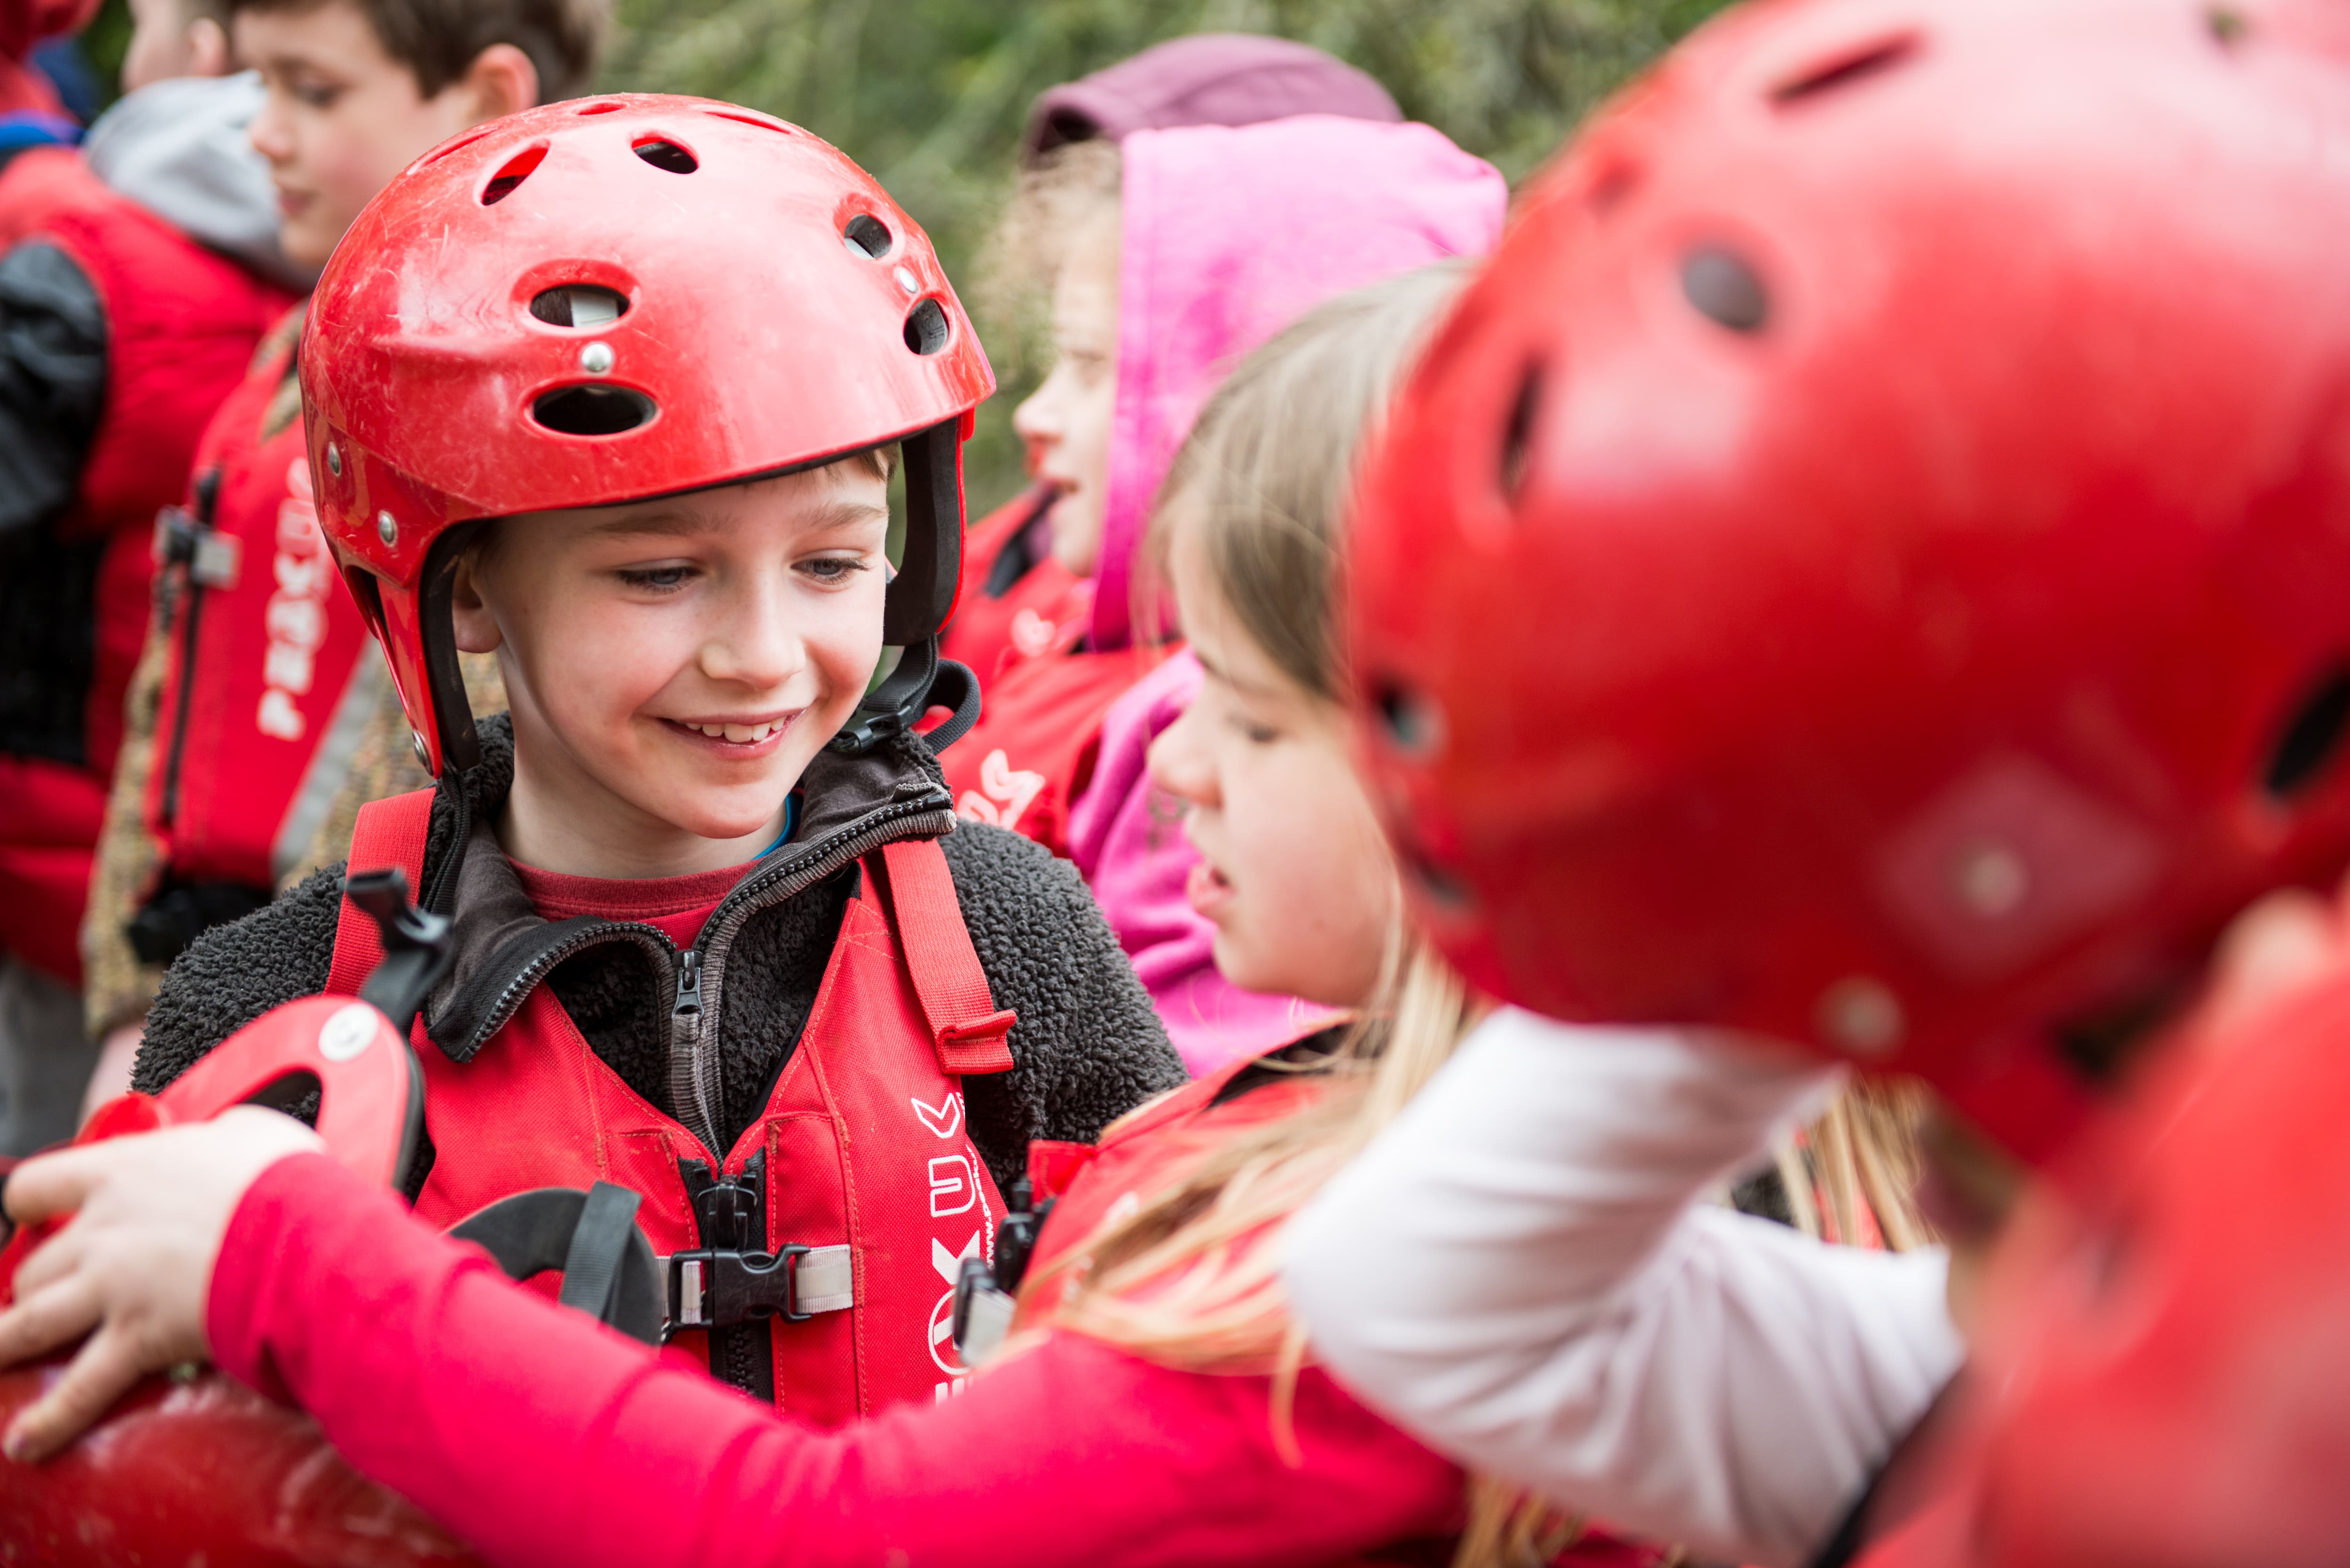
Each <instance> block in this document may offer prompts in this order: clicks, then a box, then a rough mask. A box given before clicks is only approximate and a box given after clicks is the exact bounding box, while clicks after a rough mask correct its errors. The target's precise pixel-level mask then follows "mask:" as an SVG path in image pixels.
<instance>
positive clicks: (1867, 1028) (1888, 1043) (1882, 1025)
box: [1819, 974, 1908, 1056]
mask: <svg viewBox="0 0 2350 1568" xmlns="http://www.w3.org/2000/svg"><path fill="white" fill-rule="evenodd" d="M1819 1024H1820V1032H1821V1033H1824V1034H1825V1035H1826V1036H1827V1037H1828V1040H1829V1041H1830V1043H1831V1044H1835V1045H1837V1046H1839V1047H1841V1048H1842V1049H1844V1050H1846V1051H1849V1052H1851V1053H1852V1054H1855V1055H1856V1056H1881V1055H1883V1054H1885V1053H1886V1052H1887V1051H1890V1050H1892V1049H1893V1048H1894V1047H1895V1046H1896V1045H1898V1044H1900V1043H1901V1035H1902V1032H1903V1030H1904V1029H1905V1028H1907V1027H1908V1025H1907V1024H1906V1023H1905V1022H1904V1021H1903V1019H1902V1016H1901V999H1900V998H1899V997H1897V996H1895V995H1894V994H1893V992H1892V989H1891V988H1890V987H1888V986H1887V984H1886V983H1885V982H1884V981H1881V980H1872V979H1871V978H1869V977H1868V976H1867V975H1865V974H1856V975H1847V976H1846V977H1845V978H1844V979H1842V980H1840V981H1836V982H1835V984H1834V985H1832V986H1830V987H1828V988H1827V990H1825V991H1824V992H1821V993H1820V1005H1819Z"/></svg>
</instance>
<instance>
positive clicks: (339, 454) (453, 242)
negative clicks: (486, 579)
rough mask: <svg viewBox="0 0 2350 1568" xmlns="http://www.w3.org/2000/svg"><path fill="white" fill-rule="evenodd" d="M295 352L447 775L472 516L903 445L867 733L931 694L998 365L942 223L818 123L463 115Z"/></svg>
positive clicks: (686, 484) (342, 546)
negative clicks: (976, 439)
mask: <svg viewBox="0 0 2350 1568" xmlns="http://www.w3.org/2000/svg"><path fill="white" fill-rule="evenodd" d="M301 363H302V393H303V407H304V411H305V416H306V419H307V436H308V444H309V455H310V469H311V472H312V475H313V477H314V479H315V482H316V483H317V496H318V517H319V523H320V524H321V526H322V527H323V528H324V530H325V533H326V536H327V541H328V545H329V546H330V547H331V548H332V549H333V551H334V553H335V557H336V561H337V563H338V565H339V566H341V567H342V568H343V572H344V577H345V580H346V581H347V582H348V584H349V585H350V587H351V590H352V592H353V594H354V596H355V597H357V598H358V599H359V607H360V609H361V611H362V612H363V613H364V614H365V615H366V616H367V618H368V620H369V624H370V625H371V626H373V627H374V628H375V629H376V631H377V634H378V635H379V636H380V637H381V639H383V644H384V648H385V651H386V652H387V653H388V655H389V656H390V664H391V670H392V675H393V678H394V679H395V680H397V682H398V683H399V687H400V701H401V703H402V704H403V706H404V707H405V708H406V710H407V712H408V716H409V719H410V722H411V723H412V724H413V725H414V726H415V728H416V732H417V734H418V736H419V738H420V743H421V749H422V751H423V752H424V753H425V754H426V756H427V757H428V759H429V761H428V765H429V766H430V767H431V768H432V771H433V772H434V773H436V774H437V773H439V772H440V771H441V768H442V763H443V761H444V760H446V761H447V762H449V763H453V764H454V765H456V766H459V767H464V766H469V765H471V763H473V760H474V759H475V757H476V756H477V754H478V753H477V751H476V747H475V741H474V736H473V723H472V720H471V716H470V714H469V713H468V711H467V708H466V703H465V697H464V686H463V680H461V679H460V678H459V674H458V669H457V659H456V644H455V639H454V632H453V630H452V623H451V619H450V607H449V591H450V585H451V573H452V570H453V567H454V566H455V562H456V558H457V554H458V549H457V547H458V546H459V545H461V544H462V543H463V536H464V535H463V531H462V525H463V524H469V523H473V522H475V521H477V520H480V519H484V518H493V517H501V516H506V515H509V514H515V513H522V512H539V511H550V510H556V509H560V508H567V507H575V506H602V505H610V504H617V503H619V502H624V501H635V500H641V499H644V498H646V497H649V496H655V495H664V494H671V493H678V492H681V491H689V490H698V489H702V488H705V487H708V486H711V485H716V484H724V483H736V482H740V481H743V480H746V479H752V478H756V477H761V476H767V475H774V474H778V473H783V472H790V471H791V470H793V469H796V468H806V467H810V466H813V465H815V464H817V463H821V462H827V461H829V460H831V459H833V458H837V457H840V456H843V455H845V454H847V453H849V452H858V451H861V450H864V449H866V448H869V447H874V446H878V445H880V444H883V443H885V442H888V441H903V442H904V452H905V468H906V493H907V510H908V517H907V532H906V546H905V554H904V558H903V560H902V561H901V563H900V565H899V573H898V576H896V577H895V578H894V579H893V580H892V581H891V583H890V585H889V597H888V608H887V610H886V612H885V616H886V618H885V623H884V628H883V629H884V639H885V640H886V641H888V642H889V643H890V644H893V645H897V646H900V647H904V648H906V649H909V654H908V656H907V657H906V658H905V659H903V660H902V661H901V663H900V664H899V669H898V670H897V672H896V673H895V674H893V675H892V677H891V678H890V680H888V681H886V682H884V684H883V686H882V687H881V689H880V690H879V691H877V692H875V693H874V695H873V696H872V697H871V698H868V704H867V711H866V712H865V713H864V714H863V715H862V716H861V717H860V720H859V721H858V722H857V723H856V724H854V725H853V727H852V732H851V734H852V736H854V737H856V738H858V739H861V740H863V741H866V742H869V741H870V740H871V739H872V738H874V736H875V735H876V734H878V733H879V732H885V731H887V730H889V729H892V728H896V727H899V725H901V724H903V723H905V722H910V720H911V719H913V718H916V717H919V716H920V713H921V711H922V710H923V707H924V705H925V696H926V693H927V691H928V689H929V682H930V679H931V674H932V672H933V671H934V670H935V668H936V637H937V633H938V631H939V628H941V626H943V625H944V624H945V622H946V619H947V618H948V617H949V616H950V615H951V613H952V611H953V608H954V597H955V590H956V587H957V584H958V581H959V575H960V566H961V556H962V441H963V439H964V437H965V436H967V435H968V434H969V432H970V428H971V412H972V410H973V409H974V408H976V407H977V406H978V404H979V402H980V400H982V399H983V398H985V397H986V396H987V395H988V394H989V393H990V392H991V391H993V389H994V385H995V383H994V378H993V375H992V374H991V372H990V371H989V369H988V366H987V359H986V356H985V355H984V354H983V352H982V351H981V348H980V346H979V340H978V338H977V337H976V336H975V335H974V334H973V333H972V329H971V323H970V322H969V320H968V319H966V318H965V317H964V315H963V312H962V306H961V305H960V304H958V303H957V302H956V299H955V296H954V291H953V289H952V288H951V286H949V285H948V283H947V279H946V275H945V273H944V272H943V271H941V269H940V266H939V261H938V257H937V256H936V255H935V254H932V252H931V244H930V241H929V240H928V239H927V238H926V237H925V236H924V235H923V234H922V232H921V230H920V228H918V227H916V226H915V224H914V223H913V221H912V220H911V219H910V218H908V217H907V216H906V214H905V213H902V212H900V211H899V209H898V207H897V204H896V203H895V202H891V201H890V200H889V196H888V194H887V193H886V192H883V191H882V189H881V187H880V185H879V184H878V183H877V182H875V181H874V180H873V179H872V177H871V176H870V175H868V174H867V173H866V172H865V171H863V170H861V169H859V168H858V167H857V165H856V164H854V163H852V162H850V161H848V159H847V157H845V156H844V155H843V154H841V153H840V152H839V151H837V150H835V149H834V148H832V147H830V146H828V145H827V144H826V143H825V142H824V141H822V140H818V139H817V138H816V137H815V136H812V135H810V134H809V133H808V132H806V131H805V130H800V129H798V128H797V127H796V126H791V125H786V124H785V123H784V122H783V121H781V120H778V119H770V118H768V117H767V116H765V115H763V114H759V113H756V112H754V111H753V110H750V109H740V108H737V107H735V106H734V105H732V104H724V103H715V102H711V101H707V100H704V99H690V98H666V97H652V96H639V95H628V94H623V95H619V96H616V97H610V98H600V99H585V100H576V101H571V102H566V103H557V104H549V105H546V106H545V107H543V108H539V109H531V110H528V111H526V112H525V113H522V114H517V115H513V116H509V117H508V118H506V119H501V120H497V121H495V122H494V123H492V124H490V125H488V126H485V127H482V128H479V129H476V130H473V131H470V132H468V133H467V134H465V135H464V136H463V137H460V138H458V139H456V140H452V141H449V142H447V143H444V144H443V145H442V146H441V147H439V148H437V149H435V150H434V151H432V152H429V153H427V154H426V155H425V156H424V157H422V158H421V159H420V160H418V161H416V162H415V163H414V164H412V165H411V166H410V167H409V168H408V170H407V171H405V172H403V173H402V174H400V177H399V178H398V179H396V180H394V181H393V182H391V183H390V185H389V186H387V187H386V188H385V189H384V190H383V192H381V193H380V194H379V195H378V196H377V197H376V199H375V200H374V201H373V202H370V203H369V205H368V208H367V210H366V211H365V212H363V213H360V214H359V221H358V222H357V223H354V224H353V225H352V226H351V231H350V233H349V234H348V235H347V236H345V238H344V240H343V243H342V244H341V245H340V246H339V247H338V249H337V250H336V252H335V255H334V259H333V260H332V261H330V262H329V263H328V265H327V270H326V273H325V275H323V276H322V277H321V278H320V279H319V280H318V287H317V292H316V294H314V295H313V296H312V297H311V302H310V315H309V322H308V326H307V328H306V329H305V331H304V334H303V339H302V353H301Z"/></svg>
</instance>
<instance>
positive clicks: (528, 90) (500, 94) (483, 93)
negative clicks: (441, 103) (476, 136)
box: [450, 44, 538, 125]
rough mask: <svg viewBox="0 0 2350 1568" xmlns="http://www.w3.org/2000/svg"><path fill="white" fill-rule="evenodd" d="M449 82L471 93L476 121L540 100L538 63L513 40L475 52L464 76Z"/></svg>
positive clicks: (526, 107) (474, 120) (531, 105)
mask: <svg viewBox="0 0 2350 1568" xmlns="http://www.w3.org/2000/svg"><path fill="white" fill-rule="evenodd" d="M450 86H451V87H452V88H455V89H456V90H458V91H460V92H464V93H468V94H470V95H472V98H473V123H474V124H476V125H479V124H481V123H482V122H483V121H484V120H489V119H498V118H500V117H501V116H504V115H509V114H515V113H517V112H519V111H521V110H523V109H534V108H536V107H537V104H538V67H536V66H535V65H532V64H531V63H530V57H529V56H528V55H526V54H524V53H523V52H522V51H521V50H520V49H518V48H516V47H515V46H514V45H512V44H492V45H491V46H490V47H488V48H486V49H484V50H483V51H482V52H481V53H480V54H478V55H475V56H474V57H473V64H472V65H470V66H468V67H465V74H464V76H463V78H460V79H459V80H457V81H455V82H452V83H451V84H450Z"/></svg>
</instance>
